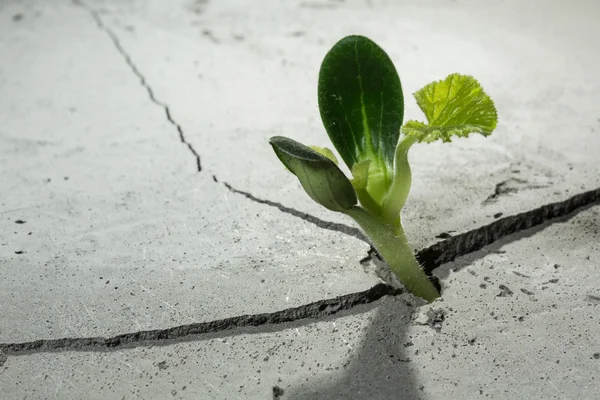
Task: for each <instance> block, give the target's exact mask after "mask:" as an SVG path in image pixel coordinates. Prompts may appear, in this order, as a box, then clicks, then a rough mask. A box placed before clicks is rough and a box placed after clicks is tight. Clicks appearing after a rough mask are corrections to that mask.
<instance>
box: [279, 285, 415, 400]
mask: <svg viewBox="0 0 600 400" xmlns="http://www.w3.org/2000/svg"><path fill="white" fill-rule="evenodd" d="M407 299H410V300H414V299H415V298H414V297H412V296H410V295H401V296H387V297H385V298H383V299H381V300H380V304H379V305H378V307H377V310H376V312H375V314H374V315H373V319H372V321H371V323H370V324H369V327H368V328H367V329H366V331H365V332H364V333H361V336H362V339H361V344H360V348H358V349H355V350H354V351H353V352H351V354H350V355H349V356H348V358H347V360H346V361H345V363H344V364H343V365H342V366H341V368H343V372H342V373H341V374H339V373H337V372H336V373H332V374H331V375H329V376H327V377H325V378H321V379H318V380H309V381H306V382H303V383H301V384H299V385H297V386H295V387H291V388H287V389H285V394H284V396H283V397H282V398H285V399H294V400H315V399H319V400H321V399H323V400H325V399H351V400H352V399H357V400H358V399H399V400H404V399H406V400H418V399H422V398H423V395H424V394H423V392H421V390H420V389H419V384H418V380H417V372H418V371H417V370H416V369H415V368H414V367H413V366H412V363H411V356H413V355H414V354H415V351H417V350H418V349H416V348H415V347H414V346H413V344H412V342H411V341H410V339H409V338H408V337H407V332H408V328H409V326H410V321H411V316H412V314H413V312H414V311H415V310H416V309H417V307H416V306H415V305H413V304H411V302H410V301H407ZM324 356H325V357H326V354H324ZM341 368H340V369H341Z"/></svg>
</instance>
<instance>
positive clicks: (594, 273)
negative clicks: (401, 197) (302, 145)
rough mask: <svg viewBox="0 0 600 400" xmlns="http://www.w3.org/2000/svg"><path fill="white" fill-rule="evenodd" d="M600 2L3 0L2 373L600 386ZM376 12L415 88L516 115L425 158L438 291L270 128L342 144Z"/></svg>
mask: <svg viewBox="0 0 600 400" xmlns="http://www.w3.org/2000/svg"><path fill="white" fill-rule="evenodd" d="M540 10H542V11H540ZM597 12H598V6H597V5H595V4H594V3H591V2H585V1H576V2H573V3H572V4H571V5H570V6H569V8H565V7H564V6H563V5H561V3H560V2H558V1H556V2H554V1H553V2H544V3H543V7H541V8H540V2H537V1H532V2H530V3H527V4H521V3H519V2H516V1H506V2H502V3H497V4H476V3H471V2H464V1H458V2H449V1H445V0H437V1H434V2H431V3H427V4H423V3H417V2H409V3H406V4H404V3H403V4H402V5H399V4H397V3H395V2H392V1H383V0H380V1H370V2H359V1H347V2H328V1H316V2H304V1H298V2H285V3H281V2H267V3H265V4H264V5H262V6H261V8H260V9H255V8H253V7H252V6H251V5H250V3H243V2H240V3H234V2H210V1H187V0H186V1H177V2H161V1H149V2H145V1H144V2H143V1H134V0H131V1H116V0H98V1H80V0H73V1H67V0H65V1H59V0H54V1H52V2H48V3H44V4H38V3H36V2H33V1H6V2H4V3H3V4H2V5H1V6H0V57H1V58H2V63H0V84H1V85H2V87H3V91H4V92H5V93H7V96H4V97H3V98H2V99H0V120H1V121H2V122H3V124H2V126H0V185H1V187H2V189H3V190H2V192H3V193H4V194H3V196H2V197H1V198H0V207H1V209H0V215H2V217H3V218H2V220H0V226H1V227H2V229H1V231H0V244H1V247H0V272H1V273H2V275H3V277H5V279H3V281H2V282H1V283H0V304H1V305H2V307H1V310H2V313H1V315H0V389H2V393H3V394H6V396H8V397H7V398H24V397H27V398H61V399H62V398H74V399H75V398H107V397H108V398H112V397H118V398H167V397H174V398H194V399H195V398H244V399H245V398H290V399H291V398H298V399H321V398H322V399H327V398H381V399H388V398H390V399H391V398H406V399H438V398H439V399H442V398H449V397H450V398H476V397H490V398H493V397H503V398H511V399H512V398H514V399H519V398H530V399H536V398H540V399H541V398H544V399H546V398H573V397H576V398H593V396H594V395H595V394H596V393H597V391H598V388H599V386H598V382H597V379H596V376H597V374H598V372H600V361H599V360H598V359H599V358H600V356H596V355H598V354H600V348H596V347H594V346H596V344H597V342H598V341H597V334H596V332H598V324H599V320H598V318H597V317H596V316H595V313H594V312H593V311H594V307H596V306H597V304H599V303H600V302H599V301H598V298H600V293H599V292H598V291H597V288H596V286H595V285H594V282H595V281H596V280H597V278H598V269H597V268H598V262H597V260H598V257H599V256H600V248H598V245H597V244H598V226H599V218H600V217H599V211H598V206H595V204H598V199H599V197H600V189H598V188H599V187H600V169H599V167H598V163H597V154H598V151H599V150H600V140H598V138H597V135H598V130H600V115H599V114H598V113H597V109H596V108H595V104H596V102H595V100H597V94H596V93H597V92H598V88H599V86H600V80H599V79H598V77H597V74H596V72H595V71H596V69H597V67H598V65H599V61H600V54H599V53H598V50H597V48H596V46H595V44H594V42H593V40H592V38H593V37H595V36H597V34H598V32H597V30H598V28H597V25H596V24H595V23H594V20H593V17H592V16H593V15H594V13H597ZM332 18H335V20H336V21H339V24H335V25H332V24H331V23H330V21H331V20H332ZM356 32H359V33H363V34H366V35H368V36H372V37H373V38H374V39H375V40H376V41H378V42H379V43H380V44H382V45H383V47H384V48H385V49H386V50H387V51H388V52H389V53H390V55H391V57H392V59H393V60H394V61H395V62H396V64H397V67H398V69H399V72H400V75H401V78H402V79H403V86H404V90H405V92H406V93H410V92H413V91H415V90H416V89H418V88H419V87H420V86H422V85H423V84H425V83H427V82H429V81H431V80H434V79H439V78H441V77H443V76H445V75H446V74H448V73H450V72H454V71H460V72H465V73H470V74H473V75H475V76H476V77H477V78H478V79H479V80H480V81H482V82H483V83H484V87H486V90H487V91H488V92H489V93H490V95H491V96H492V98H494V100H495V101H496V103H497V106H498V109H499V114H500V125H499V127H498V130H497V132H496V133H494V135H493V136H492V137H491V138H488V139H484V138H476V137H474V138H470V139H468V140H457V141H456V142H455V143H452V144H443V145H442V144H439V145H438V144H434V145H428V146H420V147H418V148H416V149H415V150H414V151H413V152H412V154H411V163H412V166H413V169H414V175H415V177H414V181H415V183H414V186H413V190H412V192H411V197H410V200H409V202H408V203H407V206H406V209H405V213H404V219H405V224H406V231H407V233H408V234H409V237H410V239H411V240H412V242H413V244H414V245H415V247H416V248H417V249H421V250H420V251H419V253H418V256H419V259H420V260H421V262H422V263H423V265H424V267H425V268H426V270H428V271H429V272H431V271H433V273H434V274H435V275H436V276H437V277H438V278H439V279H440V280H441V284H442V287H443V297H442V299H441V300H440V301H437V302H435V303H434V304H431V305H425V306H424V305H422V303H420V302H419V301H418V300H416V299H414V298H413V297H412V296H410V295H408V294H402V291H401V290H398V289H394V288H393V287H392V286H389V285H386V284H382V283H381V278H380V277H379V276H383V278H386V277H385V276H384V274H382V269H381V268H382V267H381V266H377V262H376V258H375V259H371V256H372V255H373V254H374V253H373V252H372V251H370V250H369V249H370V246H369V244H368V241H367V240H366V239H365V237H364V235H362V233H361V232H360V231H359V230H358V229H356V227H355V226H353V225H352V223H351V222H350V221H348V220H346V219H344V218H342V217H340V216H339V215H336V214H333V213H330V212H327V211H326V210H322V209H320V208H318V207H317V206H316V205H315V204H313V203H312V202H311V201H310V199H308V197H307V196H305V195H304V194H303V193H302V192H301V189H300V188H299V184H298V183H297V182H296V181H295V180H294V179H291V177H290V176H289V175H288V174H286V173H285V171H284V170H283V168H281V166H280V165H278V163H277V162H276V160H275V158H274V157H273V155H272V154H271V150H270V148H269V146H268V145H267V144H266V143H267V139H268V137H269V136H272V135H275V134H285V135H288V136H291V137H294V138H296V139H299V140H302V141H305V142H307V143H314V144H319V145H323V144H325V141H324V140H325V135H324V132H323V129H322V127H321V126H320V122H319V119H318V111H317V110H316V94H315V93H314V91H315V84H314V81H315V79H316V74H317V72H318V65H319V63H320V60H321V58H322V56H323V55H324V54H325V52H326V51H327V48H328V47H329V46H331V44H332V43H333V42H335V41H336V40H337V39H339V37H341V36H342V35H344V34H347V33H356ZM399 37H400V38H402V40H399V39H398V38H399ZM575 42H576V43H578V46H573V45H572V43H575ZM439 60H444V62H443V63H440V62H439ZM406 97H407V118H414V117H418V113H417V110H416V107H415V105H414V104H413V103H412V102H411V100H410V99H409V96H406ZM174 132H176V133H177V136H175V135H174ZM182 144H183V145H184V146H182ZM201 159H202V164H201V162H200V161H201ZM340 233H341V234H342V235H340ZM367 252H368V254H369V256H368V257H366V258H365V255H366V254H367ZM371 261H373V264H374V265H372V263H371ZM383 272H385V271H383ZM377 274H379V276H378V275H377ZM466 376H468V377H469V379H465V377H466Z"/></svg>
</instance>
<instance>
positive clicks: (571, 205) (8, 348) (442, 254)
mask: <svg viewBox="0 0 600 400" xmlns="http://www.w3.org/2000/svg"><path fill="white" fill-rule="evenodd" d="M213 179H214V180H215V181H217V179H216V177H214V176H213ZM224 185H226V186H227V187H228V189H229V190H231V191H233V192H236V193H240V194H243V195H246V196H252V195H251V194H249V193H246V192H242V191H238V190H237V189H233V188H232V187H231V186H230V185H229V184H227V183H224ZM252 199H253V200H254V199H255V198H254V196H252ZM254 201H259V202H265V203H266V204H269V203H272V204H269V205H273V206H275V207H277V208H279V206H281V205H279V206H278V203H274V202H270V201H268V200H260V199H256V200H254ZM595 203H600V188H599V189H595V190H590V191H587V192H584V193H580V194H577V195H575V196H573V197H571V198H569V199H567V200H564V201H561V202H556V203H551V204H547V205H544V206H541V207H538V208H536V209H534V210H531V211H527V212H523V213H520V214H516V215H514V216H510V217H505V218H502V219H499V220H497V221H494V222H492V223H491V224H488V225H485V226H482V227H481V228H478V229H474V230H472V231H469V232H465V233H463V234H460V235H457V236H453V237H451V238H449V239H447V240H444V241H441V242H438V243H436V244H434V245H432V246H430V247H428V248H426V249H423V250H421V251H420V252H418V253H417V258H418V259H419V260H420V262H421V263H422V265H423V267H424V269H425V271H426V272H427V273H429V274H431V272H432V271H433V270H434V269H435V268H437V267H438V266H440V265H442V264H445V263H447V262H450V261H452V260H454V259H455V258H456V257H459V256H462V255H466V254H468V253H472V252H474V251H477V250H479V249H481V248H483V247H484V246H486V245H489V244H492V243H493V242H495V241H497V240H499V239H501V238H503V237H505V236H508V235H511V234H514V233H517V232H519V231H523V230H526V229H529V228H532V227H534V226H537V225H541V224H542V223H544V222H551V220H555V219H557V218H560V217H565V216H568V215H573V214H575V213H578V212H581V211H583V210H585V209H586V208H589V207H591V206H592V205H594V204H595ZM281 207H283V208H284V209H287V207H284V206H281ZM293 211H295V212H296V213H300V212H299V211H296V210H293ZM300 214H303V213H300ZM375 256H377V253H376V252H375V251H374V249H372V250H371V251H369V256H368V257H366V258H365V259H363V260H361V262H363V263H364V262H366V261H367V260H368V259H369V258H370V257H375ZM402 293H404V291H403V290H402V289H401V288H395V287H392V286H391V285H387V284H383V283H380V284H377V285H375V286H373V287H372V288H370V289H368V290H365V291H362V292H358V293H350V294H347V295H343V296H338V297H335V298H333V299H325V300H319V301H316V302H313V303H310V304H305V305H302V306H299V307H294V308H288V309H285V310H282V311H276V312H273V313H263V314H254V315H242V316H238V317H231V318H225V319H221V320H216V321H209V322H201V323H194V324H188V325H180V326H176V327H172V328H167V329H156V330H148V331H138V332H132V333H125V334H122V335H117V336H113V337H109V338H103V337H87V338H63V339H49V340H36V341H32V342H22V343H0V367H1V366H3V365H4V363H5V362H6V359H7V355H23V354H32V353H40V352H53V351H107V350H108V349H114V348H125V347H127V348H131V347H140V346H148V345H156V344H160V343H161V342H160V341H163V342H164V341H169V340H171V341H172V340H183V339H185V338H186V337H191V336H196V335H206V334H210V333H219V332H225V331H231V330H233V329H236V328H242V327H257V326H265V325H277V324H282V323H286V322H294V321H299V320H303V319H319V318H323V317H326V316H328V315H333V314H336V313H338V312H341V311H344V310H350V309H352V308H353V307H356V306H358V305H361V304H370V303H373V302H375V301H377V300H379V299H381V298H382V297H384V296H396V295H399V294H402ZM588 297H590V298H591V297H593V296H588ZM593 300H596V299H595V298H594V299H593Z"/></svg>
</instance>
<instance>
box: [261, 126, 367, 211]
mask: <svg viewBox="0 0 600 400" xmlns="http://www.w3.org/2000/svg"><path fill="white" fill-rule="evenodd" d="M269 143H270V144H271V146H273V150H275V154H277V157H278V158H279V160H281V162H282V163H283V164H284V165H285V166H286V167H287V168H288V169H289V170H290V171H292V173H293V174H294V175H296V177H297V178H298V180H299V181H300V184H301V185H302V187H303V188H304V190H305V191H306V193H308V195H309V196H310V197H311V198H312V199H313V200H314V201H316V202H317V203H319V204H321V205H322V206H323V207H325V208H327V209H329V210H332V211H339V212H342V211H345V210H347V209H349V208H350V207H352V206H354V205H356V204H357V198H356V192H355V191H354V188H353V187H352V184H351V183H350V181H349V180H348V178H347V177H346V175H344V173H343V172H342V171H341V170H340V169H339V168H338V166H337V165H335V164H334V162H333V161H331V160H330V159H329V158H327V157H325V156H324V155H322V154H320V153H318V152H316V151H314V150H313V149H311V148H310V147H308V146H305V145H303V144H301V143H298V142H296V141H295V140H292V139H289V138H286V137H283V136H274V137H272V138H271V139H270V140H269Z"/></svg>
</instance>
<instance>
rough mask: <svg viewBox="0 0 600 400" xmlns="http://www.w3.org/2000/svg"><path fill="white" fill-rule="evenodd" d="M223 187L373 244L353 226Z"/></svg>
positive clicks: (228, 186) (227, 186) (214, 178)
mask: <svg viewBox="0 0 600 400" xmlns="http://www.w3.org/2000/svg"><path fill="white" fill-rule="evenodd" d="M213 180H214V181H215V182H217V178H216V177H215V176H214V175H213ZM222 183H223V185H225V187H226V188H227V189H229V191H231V192H233V193H237V194H241V195H242V196H245V197H246V198H248V199H250V200H252V201H255V202H257V203H260V204H266V205H268V206H271V207H275V208H277V209H278V210H279V211H281V212H284V213H286V214H290V215H293V216H294V217H298V218H300V219H303V220H304V221H306V222H310V223H311V224H314V225H316V226H318V227H319V228H322V229H327V230H330V231H336V232H340V233H343V234H345V235H348V236H353V237H355V238H357V239H359V240H362V241H363V242H365V243H367V244H369V245H370V244H371V242H370V241H369V239H368V238H367V237H366V236H365V234H364V233H363V232H362V231H361V230H360V229H358V228H355V227H352V226H348V225H344V224H338V223H336V222H329V221H323V220H322V219H319V218H317V217H313V216H312V215H310V214H307V213H304V212H302V211H298V210H296V209H293V208H291V207H286V206H284V205H283V204H280V203H277V202H275V201H271V200H263V199H259V198H258V197H256V196H254V195H253V194H252V193H248V192H244V191H243V190H239V189H235V188H234V187H232V186H231V185H230V184H229V183H227V182H222Z"/></svg>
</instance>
